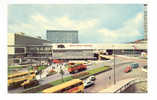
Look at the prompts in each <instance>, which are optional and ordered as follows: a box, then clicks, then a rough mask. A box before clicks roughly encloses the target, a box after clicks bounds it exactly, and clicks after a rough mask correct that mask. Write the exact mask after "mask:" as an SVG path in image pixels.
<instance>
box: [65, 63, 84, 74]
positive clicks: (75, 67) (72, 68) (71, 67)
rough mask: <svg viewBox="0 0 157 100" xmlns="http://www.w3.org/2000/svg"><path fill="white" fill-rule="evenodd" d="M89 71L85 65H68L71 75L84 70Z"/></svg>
mask: <svg viewBox="0 0 157 100" xmlns="http://www.w3.org/2000/svg"><path fill="white" fill-rule="evenodd" d="M86 69H87V66H86V65H85V64H81V63H79V64H76V63H69V64H68V72H69V73H70V74H73V73H77V72H79V71H82V70H86Z"/></svg>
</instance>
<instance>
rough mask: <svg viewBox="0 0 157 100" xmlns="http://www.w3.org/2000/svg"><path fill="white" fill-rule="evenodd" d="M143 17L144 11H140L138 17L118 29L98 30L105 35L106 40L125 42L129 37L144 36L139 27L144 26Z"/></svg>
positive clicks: (132, 38)
mask: <svg viewBox="0 0 157 100" xmlns="http://www.w3.org/2000/svg"><path fill="white" fill-rule="evenodd" d="M143 18H144V17H143V13H138V14H137V15H136V17H134V18H132V19H129V20H128V21H126V22H124V23H123V26H122V27H120V28H118V29H115V30H111V29H107V28H102V29H99V30H98V32H99V33H100V35H101V36H103V37H104V42H115V41H121V42H124V41H126V40H127V39H128V40H129V39H130V40H134V38H137V37H139V36H142V33H141V32H140V31H139V29H140V28H143V20H144V19H143Z"/></svg>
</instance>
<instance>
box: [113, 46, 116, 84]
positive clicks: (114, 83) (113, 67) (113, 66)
mask: <svg viewBox="0 0 157 100" xmlns="http://www.w3.org/2000/svg"><path fill="white" fill-rule="evenodd" d="M113 55H114V66H113V68H114V69H113V71H114V73H113V74H114V77H113V78H114V85H115V84H116V75H115V73H116V72H115V67H116V64H115V47H114V45H113Z"/></svg>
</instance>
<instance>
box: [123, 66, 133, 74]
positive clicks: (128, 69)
mask: <svg viewBox="0 0 157 100" xmlns="http://www.w3.org/2000/svg"><path fill="white" fill-rule="evenodd" d="M131 70H132V67H131V66H127V67H126V68H125V70H124V72H125V73H128V72H131Z"/></svg>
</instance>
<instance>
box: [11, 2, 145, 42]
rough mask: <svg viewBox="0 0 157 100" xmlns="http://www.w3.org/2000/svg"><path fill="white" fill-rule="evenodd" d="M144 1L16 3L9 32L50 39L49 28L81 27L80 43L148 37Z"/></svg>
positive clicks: (133, 39)
mask: <svg viewBox="0 0 157 100" xmlns="http://www.w3.org/2000/svg"><path fill="white" fill-rule="evenodd" d="M143 24H144V5H143V4H49V5H48V4H43V5H41V4H23V5H22V4H19V5H18V4H14V5H13V4H12V5H9V6H8V33H9V34H10V33H15V32H24V33H25V34H26V35H28V36H34V37H36V36H41V37H42V38H43V39H46V30H47V29H50V30H53V29H54V30H56V29H57V30H78V35H79V42H80V43H127V42H132V41H135V40H137V39H143V38H144V25H143Z"/></svg>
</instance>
